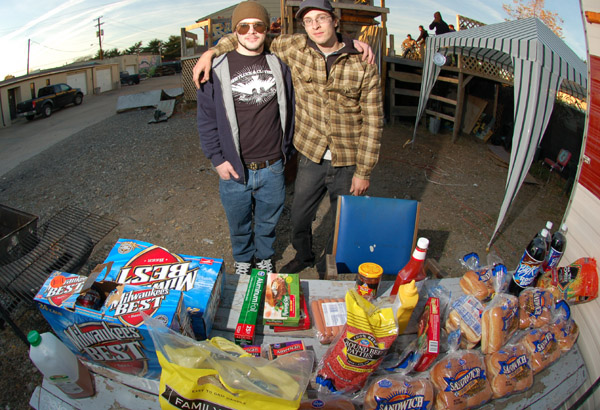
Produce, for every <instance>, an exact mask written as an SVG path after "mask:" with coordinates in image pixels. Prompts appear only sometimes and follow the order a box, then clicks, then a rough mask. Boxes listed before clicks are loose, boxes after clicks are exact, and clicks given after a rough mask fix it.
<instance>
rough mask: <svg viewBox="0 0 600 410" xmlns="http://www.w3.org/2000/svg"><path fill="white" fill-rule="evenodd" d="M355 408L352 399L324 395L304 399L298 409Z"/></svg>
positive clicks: (347, 409)
mask: <svg viewBox="0 0 600 410" xmlns="http://www.w3.org/2000/svg"><path fill="white" fill-rule="evenodd" d="M313 409H315V410H355V409H356V406H355V405H354V404H353V403H352V401H351V400H349V399H347V398H344V397H339V396H333V395H331V396H324V397H319V398H317V399H312V400H310V399H308V400H302V402H301V403H300V407H298V410H313Z"/></svg>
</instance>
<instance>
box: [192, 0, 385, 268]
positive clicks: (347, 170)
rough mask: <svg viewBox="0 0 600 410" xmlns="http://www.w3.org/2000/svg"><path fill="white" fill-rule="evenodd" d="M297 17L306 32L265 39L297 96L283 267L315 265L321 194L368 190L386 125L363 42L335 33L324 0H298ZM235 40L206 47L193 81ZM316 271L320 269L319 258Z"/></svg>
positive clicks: (329, 8)
mask: <svg viewBox="0 0 600 410" xmlns="http://www.w3.org/2000/svg"><path fill="white" fill-rule="evenodd" d="M296 18H297V19H299V20H300V21H301V22H302V25H303V26H304V28H305V30H306V34H292V35H289V34H287V35H286V34H282V35H280V36H278V37H277V38H276V39H274V40H273V42H272V43H271V44H270V46H269V48H270V50H271V51H272V52H273V53H274V54H275V55H277V56H278V57H279V58H281V59H282V60H283V62H284V63H286V64H287V65H288V66H289V67H290V68H291V70H292V79H293V81H294V92H295V94H296V101H297V104H296V131H295V134H294V147H295V148H296V149H297V150H298V151H299V163H298V175H297V178H296V182H295V187H294V201H293V204H292V211H291V222H292V245H293V246H294V249H295V250H296V256H295V257H294V259H293V260H292V261H291V262H289V263H288V264H286V265H285V266H284V267H282V268H281V269H280V272H284V273H298V272H300V271H302V270H303V269H305V268H307V267H311V266H313V265H314V263H315V254H314V253H313V250H312V223H313V221H314V219H315V216H316V213H317V210H318V207H319V204H320V202H321V200H322V199H323V198H324V196H325V194H326V193H329V200H330V206H331V207H332V209H335V206H336V202H337V198H338V196H339V195H364V194H365V193H366V192H367V190H368V188H369V178H370V175H371V171H372V170H373V168H374V167H375V164H376V163H377V160H378V158H379V148H380V140H381V134H382V131H383V106H382V101H381V87H380V78H379V74H378V73H377V67H376V66H375V65H372V64H368V63H367V62H364V61H362V60H363V59H362V56H361V54H360V53H359V51H358V50H357V48H358V47H360V48H361V49H364V48H365V47H368V46H367V45H366V44H364V43H359V44H357V43H356V42H354V43H353V41H352V39H350V38H348V37H345V36H344V37H342V36H341V35H340V34H339V33H337V32H336V28H337V27H338V25H339V19H338V16H337V15H336V14H335V13H334V9H333V7H332V6H331V4H330V3H329V1H328V0H304V1H302V3H300V7H299V9H298V12H297V13H296ZM236 45H237V42H236V38H235V36H231V35H228V36H226V37H224V38H222V39H221V40H220V41H219V43H218V44H217V45H216V46H215V47H213V48H211V49H210V50H208V51H207V52H205V53H204V54H203V55H202V56H201V58H200V59H199V60H198V63H197V64H196V66H195V67H194V73H193V77H194V80H195V81H196V85H199V80H201V81H206V79H207V76H208V74H207V72H208V71H210V59H211V58H212V57H213V54H214V55H220V54H223V53H224V52H227V51H229V50H232V49H234V48H235V47H236ZM355 46H356V47H357V48H355ZM369 51H370V49H369ZM202 72H204V75H203V76H202V78H201V79H200V78H199V77H200V74H201V73H202ZM330 228H331V229H330V235H329V241H328V245H327V249H326V253H331V250H332V247H333V223H332V225H331V227H330ZM321 262H324V258H322V259H321ZM317 270H318V271H319V272H320V273H323V272H324V263H320V264H319V266H317Z"/></svg>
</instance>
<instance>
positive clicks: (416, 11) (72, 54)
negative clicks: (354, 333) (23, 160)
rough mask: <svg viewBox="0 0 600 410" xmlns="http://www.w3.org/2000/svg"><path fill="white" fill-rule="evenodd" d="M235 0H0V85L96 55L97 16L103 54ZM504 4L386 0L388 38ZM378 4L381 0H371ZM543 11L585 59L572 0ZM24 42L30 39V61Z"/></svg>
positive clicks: (490, 19) (550, 3) (481, 14)
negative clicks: (437, 15)
mask: <svg viewBox="0 0 600 410" xmlns="http://www.w3.org/2000/svg"><path fill="white" fill-rule="evenodd" d="M238 2H239V1H237V0H195V1H189V0H160V1H159V0H44V1H40V0H2V1H1V2H0V50H2V54H3V55H2V59H1V60H0V81H2V80H3V79H4V78H5V76H6V75H9V74H11V75H14V76H17V77H18V76H21V75H25V74H26V73H27V62H28V60H29V69H30V71H34V70H36V69H46V68H52V67H58V66H62V65H64V64H67V63H71V62H73V60H75V59H76V58H78V57H83V56H92V55H95V54H96V53H97V51H98V48H99V44H98V38H97V36H96V32H97V24H98V18H100V22H101V23H103V24H102V26H101V27H102V29H103V30H104V36H103V37H102V49H103V50H108V49H113V48H117V49H119V50H121V51H123V50H125V49H126V48H129V47H130V46H132V45H133V44H135V43H136V42H138V41H142V42H143V45H146V44H148V42H149V41H150V40H152V39H156V38H158V39H159V40H164V41H166V40H168V38H169V36H172V35H175V36H178V35H180V30H181V28H182V27H184V26H188V25H191V24H193V23H194V22H195V21H196V20H197V19H199V18H201V17H204V16H206V15H208V14H211V13H214V12H216V11H219V10H221V9H224V8H226V7H229V6H232V5H234V4H236V3H238ZM503 3H511V4H512V0H460V1H458V0H453V1H448V0H445V1H443V0H419V1H408V0H386V1H385V5H386V7H387V8H389V9H390V14H388V20H387V27H388V33H389V34H393V35H394V37H395V39H394V41H395V45H396V50H397V51H398V52H399V51H400V44H401V43H402V40H404V38H405V37H406V34H411V35H412V36H413V38H416V37H417V36H418V34H419V30H418V26H419V25H423V26H425V28H427V26H429V24H430V23H431V21H432V20H433V13H434V12H435V11H440V12H441V14H442V16H443V18H444V20H445V21H446V22H447V23H449V24H452V23H454V24H456V14H461V15H463V16H466V17H469V18H471V19H474V20H478V21H481V22H483V23H486V24H493V23H499V22H502V21H504V20H505V18H507V17H508V16H507V14H506V13H505V12H504V10H503V9H502V4H503ZM374 4H375V5H376V6H380V5H381V0H374ZM546 9H547V10H550V11H553V12H557V13H558V14H559V15H560V16H561V18H562V19H563V20H564V23H563V25H562V27H563V36H564V37H565V38H564V40H565V42H566V43H567V44H568V45H569V47H571V49H572V50H573V51H574V52H575V53H576V54H577V55H579V57H580V58H582V59H585V57H586V56H585V36H584V30H583V22H582V18H581V10H580V6H579V1H578V0H546ZM28 41H30V47H29V58H28Z"/></svg>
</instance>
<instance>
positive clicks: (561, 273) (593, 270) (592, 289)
mask: <svg viewBox="0 0 600 410" xmlns="http://www.w3.org/2000/svg"><path fill="white" fill-rule="evenodd" d="M536 286H537V287H540V288H544V289H548V290H550V292H552V294H553V295H554V299H555V300H565V301H567V302H568V303H569V304H571V305H574V304H577V303H583V302H587V301H590V300H592V299H596V298H597V297H598V268H597V266H596V259H594V258H588V257H586V258H579V259H577V260H576V261H575V262H573V263H572V264H570V265H568V266H563V267H562V268H558V269H556V268H555V269H551V270H548V271H546V272H544V273H543V274H542V275H541V276H540V278H539V279H538V281H537V285H536Z"/></svg>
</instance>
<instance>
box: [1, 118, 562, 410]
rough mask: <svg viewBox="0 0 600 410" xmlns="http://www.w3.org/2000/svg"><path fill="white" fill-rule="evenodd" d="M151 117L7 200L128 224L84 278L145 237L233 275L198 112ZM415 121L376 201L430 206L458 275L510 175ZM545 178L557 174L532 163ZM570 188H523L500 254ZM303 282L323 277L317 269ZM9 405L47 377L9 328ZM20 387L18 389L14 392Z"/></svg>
mask: <svg viewBox="0 0 600 410" xmlns="http://www.w3.org/2000/svg"><path fill="white" fill-rule="evenodd" d="M151 117H152V112H151V111H147V110H145V111H144V110H142V111H130V112H126V113H123V114H119V115H115V116H113V117H111V118H109V119H107V120H105V121H102V122H100V123H98V124H96V125H92V126H90V127H89V128H87V129H85V130H84V131H81V132H79V133H77V134H75V135H73V136H71V137H70V138H68V139H66V140H64V141H62V142H60V143H57V144H56V145H55V146H53V147H52V148H50V149H48V150H46V151H44V152H43V153H41V154H39V155H37V156H36V157H34V158H32V159H31V160H29V161H26V162H24V163H23V164H21V165H20V166H18V167H17V168H15V169H14V170H12V171H10V172H9V173H7V174H5V175H4V176H2V177H0V203H2V204H5V205H8V206H11V207H13V208H17V209H20V210H23V211H25V212H29V213H32V214H35V215H38V216H39V217H40V223H43V222H44V221H46V220H48V219H49V218H50V217H52V216H53V215H55V214H56V213H57V212H58V211H59V210H61V209H63V208H64V207H65V206H68V205H72V206H76V207H78V208H81V209H84V210H88V211H91V212H93V213H96V214H99V215H101V216H104V217H107V218H109V219H112V220H114V221H116V222H118V224H119V225H118V226H117V227H116V228H115V229H114V230H113V231H112V232H110V233H109V234H108V235H107V236H106V237H105V238H104V239H103V240H102V241H101V242H100V243H99V244H98V245H97V246H96V247H95V249H94V251H93V253H92V255H91V256H90V258H89V260H88V262H87V263H86V264H85V266H84V267H83V268H82V270H81V271H80V272H79V273H83V274H87V273H89V271H90V270H91V268H92V267H93V266H95V265H96V264H98V263H101V262H102V261H103V260H104V258H105V257H106V255H107V254H108V251H109V250H110V248H111V247H112V245H113V244H114V243H115V242H116V240H117V239H118V238H129V239H138V240H142V241H147V242H150V243H154V244H157V245H161V246H164V247H166V248H167V249H169V250H171V251H174V252H178V253H183V254H191V255H199V256H210V257H220V258H223V259H224V260H225V267H226V271H230V269H231V266H232V265H233V260H232V258H231V247H230V244H229V234H228V228H227V221H226V219H225V214H224V212H223V209H222V207H221V204H220V201H219V195H218V184H217V177H216V173H215V172H214V171H212V169H211V166H210V163H209V161H208V160H206V159H205V157H204V155H203V154H202V152H201V150H200V146H199V145H200V144H199V141H198V137H197V132H196V129H195V113H194V111H193V110H191V111H185V110H179V111H177V112H176V113H175V115H174V116H173V117H172V118H171V119H169V121H168V122H164V123H159V124H148V123H147V122H148V120H149V119H150V118H151ZM410 128H411V127H410V124H405V123H400V124H396V125H395V126H388V127H386V129H385V132H384V141H383V147H382V153H381V158H380V163H379V165H378V166H377V168H376V169H375V171H374V174H373V176H372V185H371V189H370V191H369V193H370V195H372V196H383V197H396V198H409V199H417V200H419V201H420V202H421V218H420V222H419V228H420V229H419V234H420V235H422V236H427V237H428V238H429V239H430V240H431V246H430V250H429V252H428V257H429V258H432V259H435V260H436V261H438V262H439V264H440V265H441V266H442V268H443V269H444V270H445V271H446V272H447V273H448V274H449V275H451V276H458V275H460V274H461V270H460V268H459V267H458V266H457V263H456V261H455V257H456V256H457V255H458V254H459V252H462V251H465V250H468V251H476V252H478V253H480V255H484V254H485V245H486V243H487V241H488V240H489V236H490V235H491V232H492V230H493V227H494V225H495V220H496V215H497V212H498V210H499V208H500V204H501V200H502V196H503V188H504V184H505V178H506V168H505V167H503V166H501V165H499V164H498V163H497V162H496V161H492V160H491V159H490V156H489V153H488V148H487V146H486V144H483V143H482V142H481V141H479V140H477V139H474V138H471V137H462V138H460V139H459V140H458V142H457V143H455V144H452V143H451V142H450V140H451V137H450V135H448V134H441V135H430V134H428V133H427V132H425V131H424V132H423V133H420V134H419V135H418V139H417V144H416V146H415V147H414V149H410V148H405V147H404V143H405V142H406V141H407V140H408V139H409V138H410V137H411V136H412V132H411V130H410ZM536 172H538V173H539V174H540V175H539V177H540V180H541V181H545V178H546V176H545V175H547V174H543V172H544V171H543V170H539V169H538V167H534V168H533V170H532V173H534V174H535V173H536ZM563 184H564V183H563V181H562V180H560V179H558V178H555V179H553V180H552V181H551V182H550V183H549V184H546V185H544V184H525V185H524V186H523V188H522V190H521V193H520V194H519V196H518V197H517V200H516V202H515V205H514V206H513V211H512V212H511V213H510V214H509V216H508V218H507V223H506V226H505V227H504V228H503V231H502V233H501V234H500V236H499V237H498V239H497V240H496V242H495V243H494V247H493V250H494V251H495V252H496V253H497V254H498V255H500V256H501V257H502V258H503V260H504V261H505V263H506V264H507V266H509V269H511V268H514V266H516V263H517V262H518V259H519V257H520V255H521V253H522V249H523V248H524V247H525V246H526V245H527V243H528V242H529V240H530V238H531V237H532V236H533V235H534V234H535V233H536V232H537V231H539V229H541V227H542V226H543V225H544V224H545V221H546V220H552V221H554V222H555V223H556V224H557V223H559V222H560V220H561V218H562V214H563V213H564V210H565V207H566V204H567V197H566V196H564V195H563V194H562V193H561V190H562V187H563ZM292 193H293V186H291V185H290V186H289V187H288V194H289V195H288V198H287V200H286V209H285V210H284V213H283V216H282V219H281V221H280V224H279V227H278V239H277V241H276V256H275V261H276V264H277V266H282V265H283V264H285V263H287V262H288V261H289V260H290V259H291V258H292V257H293V253H294V252H293V249H292V248H291V245H290V235H289V225H290V224H289V207H290V203H291V199H292V196H293V195H292ZM328 210H329V206H328V203H327V201H324V203H323V205H322V206H321V208H320V210H319V214H318V216H317V219H316V220H315V223H314V227H315V247H316V248H317V249H322V247H323V245H324V242H325V238H326V234H327V229H326V226H327V220H328V218H329V217H330V216H329V215H328ZM301 277H302V278H316V277H317V274H316V272H315V270H314V269H307V270H305V271H304V272H303V273H302V275H301ZM12 317H13V319H14V320H15V321H16V322H17V324H18V325H19V326H20V327H21V329H22V330H23V331H24V332H28V331H29V330H31V329H38V330H42V331H43V330H48V326H47V324H46V323H45V321H44V319H43V318H42V317H41V316H40V314H39V313H38V312H37V311H36V310H35V309H31V308H25V307H23V308H20V309H18V310H16V311H14V312H12ZM0 363H1V364H2V365H1V367H0V372H1V374H2V376H3V377H1V378H0V392H2V393H1V395H0V396H1V397H0V408H5V409H22V408H26V407H27V403H28V401H29V397H30V396H31V393H32V391H33V389H34V388H35V386H36V385H37V384H39V383H40V376H39V374H38V373H37V371H36V370H35V369H34V368H33V366H32V365H31V363H30V361H29V359H28V356H27V348H26V347H25V345H23V344H22V343H21V342H20V340H19V339H18V338H16V337H15V335H14V334H13V332H12V331H11V330H10V328H8V326H7V327H6V329H5V330H2V331H0ZM16 386H18V387H19V388H15V387H16Z"/></svg>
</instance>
